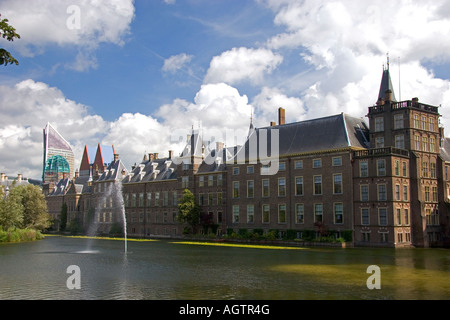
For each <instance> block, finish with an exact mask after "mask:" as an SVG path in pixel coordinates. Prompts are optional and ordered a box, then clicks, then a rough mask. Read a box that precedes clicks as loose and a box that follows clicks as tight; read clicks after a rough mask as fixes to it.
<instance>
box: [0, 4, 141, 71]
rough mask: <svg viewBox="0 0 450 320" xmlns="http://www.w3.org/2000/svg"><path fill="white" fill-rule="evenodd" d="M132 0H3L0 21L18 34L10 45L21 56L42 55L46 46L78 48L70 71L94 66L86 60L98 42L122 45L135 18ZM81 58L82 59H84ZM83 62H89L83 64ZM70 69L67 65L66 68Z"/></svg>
mask: <svg viewBox="0 0 450 320" xmlns="http://www.w3.org/2000/svg"><path fill="white" fill-rule="evenodd" d="M134 10H135V9H134V5H133V0H113V1H109V0H108V1H106V0H85V1H82V0H59V1H53V0H21V1H17V0H4V1H3V2H2V18H7V19H8V20H9V22H10V24H11V25H13V26H14V27H15V28H16V31H17V33H19V34H20V36H21V38H20V40H17V41H14V44H13V46H14V47H15V48H16V49H17V50H19V52H20V53H21V54H22V55H24V56H30V57H32V56H35V55H36V54H42V53H44V52H45V50H46V46H48V45H52V44H57V45H59V46H68V45H69V46H72V45H74V46H77V47H79V48H80V51H79V55H78V57H77V61H75V63H74V65H72V66H71V67H72V69H79V70H86V68H88V67H89V68H90V67H93V66H95V58H94V59H92V55H89V56H88V57H89V58H91V59H89V60H86V58H87V57H86V48H89V50H90V51H91V52H93V51H94V49H95V48H97V47H98V46H99V44H101V43H114V44H117V45H122V44H123V43H124V38H125V36H126V35H127V34H128V33H129V29H130V23H131V21H132V20H133V18H134ZM83 55H84V56H83ZM86 61H88V62H87V63H86ZM69 67H70V66H69Z"/></svg>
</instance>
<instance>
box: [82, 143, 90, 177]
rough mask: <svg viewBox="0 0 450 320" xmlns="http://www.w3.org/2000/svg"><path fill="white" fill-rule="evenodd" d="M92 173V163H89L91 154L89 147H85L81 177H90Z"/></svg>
mask: <svg viewBox="0 0 450 320" xmlns="http://www.w3.org/2000/svg"><path fill="white" fill-rule="evenodd" d="M90 171H91V166H90V161H89V153H88V148H87V146H84V152H83V158H82V159H81V165H80V176H86V175H87V176H89V174H90Z"/></svg>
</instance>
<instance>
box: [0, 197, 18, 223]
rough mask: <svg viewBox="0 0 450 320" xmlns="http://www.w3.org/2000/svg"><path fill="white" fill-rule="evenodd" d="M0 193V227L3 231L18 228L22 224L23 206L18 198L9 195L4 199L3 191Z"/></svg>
mask: <svg viewBox="0 0 450 320" xmlns="http://www.w3.org/2000/svg"><path fill="white" fill-rule="evenodd" d="M1 191H2V192H0V197H1V198H0V227H2V228H3V229H4V230H8V229H10V228H16V227H20V226H21V225H22V223H23V205H22V202H21V199H20V197H18V196H17V195H16V194H15V193H12V194H11V193H10V194H9V195H8V197H6V198H5V195H4V193H3V190H1Z"/></svg>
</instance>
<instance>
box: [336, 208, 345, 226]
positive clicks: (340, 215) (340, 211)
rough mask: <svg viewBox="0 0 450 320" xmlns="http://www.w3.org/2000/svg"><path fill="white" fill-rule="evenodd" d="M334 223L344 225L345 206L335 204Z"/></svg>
mask: <svg viewBox="0 0 450 320" xmlns="http://www.w3.org/2000/svg"><path fill="white" fill-rule="evenodd" d="M334 223H335V224H342V223H344V205H343V204H342V203H335V204H334Z"/></svg>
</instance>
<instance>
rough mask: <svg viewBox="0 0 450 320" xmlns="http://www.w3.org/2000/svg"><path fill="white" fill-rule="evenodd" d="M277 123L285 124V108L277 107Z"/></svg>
mask: <svg viewBox="0 0 450 320" xmlns="http://www.w3.org/2000/svg"><path fill="white" fill-rule="evenodd" d="M278 124H279V125H280V126H282V125H284V124H286V110H285V109H283V108H279V109H278Z"/></svg>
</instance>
